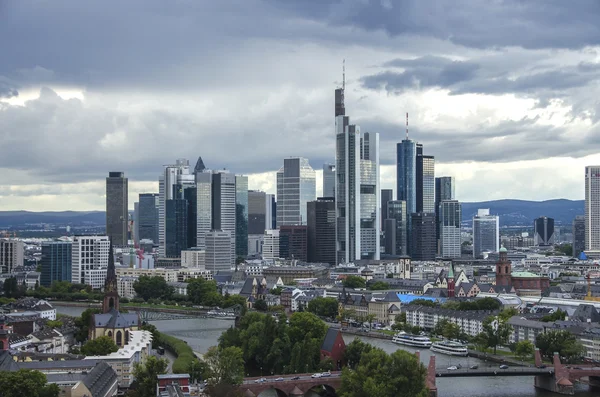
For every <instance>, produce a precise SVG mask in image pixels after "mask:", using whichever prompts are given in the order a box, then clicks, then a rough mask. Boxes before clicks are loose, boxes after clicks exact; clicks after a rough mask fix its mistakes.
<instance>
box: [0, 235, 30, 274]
mask: <svg viewBox="0 0 600 397" xmlns="http://www.w3.org/2000/svg"><path fill="white" fill-rule="evenodd" d="M24 256H25V243H23V242H22V241H20V240H12V239H0V271H1V272H2V273H12V272H13V271H14V269H15V268H16V267H20V266H23V261H24Z"/></svg>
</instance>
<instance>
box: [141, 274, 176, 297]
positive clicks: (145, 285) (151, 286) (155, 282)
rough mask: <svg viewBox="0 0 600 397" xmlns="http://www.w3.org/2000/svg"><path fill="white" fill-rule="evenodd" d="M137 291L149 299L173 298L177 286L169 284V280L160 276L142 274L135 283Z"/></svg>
mask: <svg viewBox="0 0 600 397" xmlns="http://www.w3.org/2000/svg"><path fill="white" fill-rule="evenodd" d="M133 289H134V290H135V293H136V294H137V295H138V296H139V297H141V298H142V299H144V300H145V301H148V299H163V300H168V299H171V297H172V296H173V293H174V292H175V288H173V287H171V286H170V285H168V284H167V281H166V280H165V279H164V278H162V277H160V276H140V277H139V278H138V279H137V281H136V282H135V283H133Z"/></svg>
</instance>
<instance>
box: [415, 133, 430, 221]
mask: <svg viewBox="0 0 600 397" xmlns="http://www.w3.org/2000/svg"><path fill="white" fill-rule="evenodd" d="M415 179H416V185H417V211H416V212H432V213H434V212H435V158H434V157H433V156H426V155H424V154H423V145H421V144H417V163H416V176H415Z"/></svg>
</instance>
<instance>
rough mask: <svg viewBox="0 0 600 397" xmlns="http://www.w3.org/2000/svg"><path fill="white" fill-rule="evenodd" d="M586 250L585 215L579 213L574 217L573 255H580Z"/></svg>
mask: <svg viewBox="0 0 600 397" xmlns="http://www.w3.org/2000/svg"><path fill="white" fill-rule="evenodd" d="M583 251H585V216H583V215H577V216H576V217H575V219H573V256H574V257H575V258H577V257H579V254H581V253H582V252H583Z"/></svg>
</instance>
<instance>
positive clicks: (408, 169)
mask: <svg viewBox="0 0 600 397" xmlns="http://www.w3.org/2000/svg"><path fill="white" fill-rule="evenodd" d="M396 199H397V200H401V201H406V209H407V211H408V213H410V214H412V213H413V212H417V143H416V142H415V141H413V140H410V139H404V140H403V141H402V142H400V143H398V144H397V146H396Z"/></svg>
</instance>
